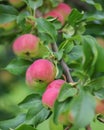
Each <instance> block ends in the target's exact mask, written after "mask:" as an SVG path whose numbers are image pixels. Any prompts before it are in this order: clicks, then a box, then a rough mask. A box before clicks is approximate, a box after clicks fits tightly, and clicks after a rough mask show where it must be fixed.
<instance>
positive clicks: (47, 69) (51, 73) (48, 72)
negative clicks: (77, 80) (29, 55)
mask: <svg viewBox="0 0 104 130" xmlns="http://www.w3.org/2000/svg"><path fill="white" fill-rule="evenodd" d="M55 76H56V68H55V66H54V64H53V63H52V62H51V61H49V60H47V59H38V60H36V61H34V63H33V64H32V65H30V66H29V68H28V69H27V71H26V82H27V84H28V85H29V86H31V87H33V88H34V89H38V88H39V89H41V88H43V90H44V88H45V87H46V86H47V84H48V83H50V82H52V81H53V80H54V78H55Z"/></svg>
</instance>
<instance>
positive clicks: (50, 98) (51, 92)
mask: <svg viewBox="0 0 104 130" xmlns="http://www.w3.org/2000/svg"><path fill="white" fill-rule="evenodd" d="M64 83H65V81H64V80H62V79H57V80H54V81H52V82H51V83H50V84H49V85H48V86H47V88H46V91H45V92H44V93H43V95H42V103H43V105H44V106H47V107H49V108H53V106H54V103H55V101H56V99H57V97H58V94H59V92H60V89H61V87H62V85H63V84H64Z"/></svg>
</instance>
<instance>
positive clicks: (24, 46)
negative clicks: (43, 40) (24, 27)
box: [13, 34, 40, 58]
mask: <svg viewBox="0 0 104 130" xmlns="http://www.w3.org/2000/svg"><path fill="white" fill-rule="evenodd" d="M39 42H40V40H39V38H38V37H37V36H35V35H32V34H24V35H21V36H20V37H18V38H17V39H16V40H15V41H14V43H13V51H14V53H15V54H16V55H17V56H21V57H23V58H34V57H36V56H37V55H38V52H39Z"/></svg>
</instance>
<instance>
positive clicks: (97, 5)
mask: <svg viewBox="0 0 104 130" xmlns="http://www.w3.org/2000/svg"><path fill="white" fill-rule="evenodd" d="M82 1H83V2H86V3H88V4H90V5H93V6H95V8H96V9H97V10H99V11H101V10H102V6H101V4H100V3H96V2H94V0H82Z"/></svg>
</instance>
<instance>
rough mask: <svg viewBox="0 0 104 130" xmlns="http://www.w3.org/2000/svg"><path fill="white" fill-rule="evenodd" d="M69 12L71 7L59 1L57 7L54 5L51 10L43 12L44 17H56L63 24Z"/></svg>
mask: <svg viewBox="0 0 104 130" xmlns="http://www.w3.org/2000/svg"><path fill="white" fill-rule="evenodd" d="M70 12H71V7H70V6H69V5H67V4H65V3H60V4H59V5H58V6H57V7H55V8H54V9H53V10H51V11H50V12H48V13H47V14H45V16H44V17H45V18H47V17H49V16H50V17H53V18H57V20H58V21H59V22H61V24H62V25H63V24H64V23H65V20H66V19H67V17H68V15H69V14H70Z"/></svg>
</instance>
